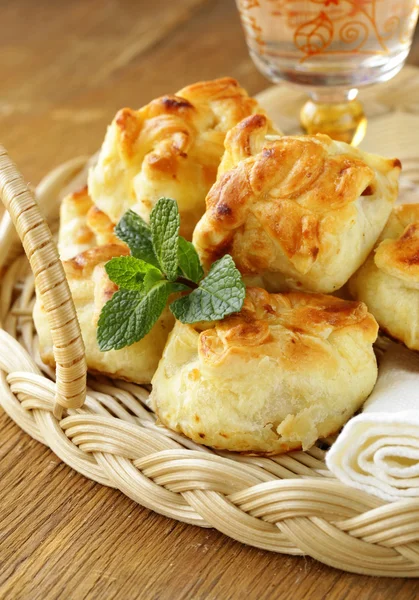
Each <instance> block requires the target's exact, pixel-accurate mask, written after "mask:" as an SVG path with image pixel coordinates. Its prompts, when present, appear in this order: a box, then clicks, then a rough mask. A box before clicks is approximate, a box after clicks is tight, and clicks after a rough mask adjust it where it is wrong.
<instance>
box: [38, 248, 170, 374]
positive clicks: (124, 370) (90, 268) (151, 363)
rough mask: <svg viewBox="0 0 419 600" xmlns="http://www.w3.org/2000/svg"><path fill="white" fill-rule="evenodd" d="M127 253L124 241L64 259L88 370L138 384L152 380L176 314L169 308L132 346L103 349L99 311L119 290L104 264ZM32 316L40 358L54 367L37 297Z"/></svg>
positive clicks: (49, 335)
mask: <svg viewBox="0 0 419 600" xmlns="http://www.w3.org/2000/svg"><path fill="white" fill-rule="evenodd" d="M128 253H129V251H128V248H127V247H126V246H125V245H121V244H107V245H104V246H96V247H93V248H89V249H88V250H86V251H84V252H82V253H80V254H78V255H77V256H75V257H74V258H72V259H71V260H67V261H64V262H63V266H64V270H65V273H66V276H67V280H68V283H69V286H70V290H71V294H72V297H73V301H74V305H75V307H76V311H77V317H78V320H79V323H80V328H81V333H82V337H83V341H84V345H85V350H86V361H87V367H88V369H89V371H95V372H99V373H103V374H106V375H109V376H111V377H116V378H120V379H127V380H128V381H133V382H135V383H150V381H151V378H152V376H153V374H154V372H155V370H156V368H157V364H158V362H159V360H160V358H161V356H162V353H163V348H164V346H165V343H166V340H167V337H168V335H169V332H170V331H171V329H172V328H173V325H174V317H173V315H172V314H171V312H170V311H169V309H168V308H166V309H165V310H164V312H163V314H162V315H161V317H160V318H159V320H158V321H157V323H156V324H155V325H154V327H153V329H152V330H151V331H150V333H149V334H148V335H146V336H145V337H144V338H143V339H142V340H140V341H139V342H137V343H135V344H133V345H132V346H128V347H127V348H122V349H121V350H110V351H109V352H101V351H100V350H99V346H98V344H97V341H96V331H97V321H98V318H99V315H100V311H101V309H102V307H103V305H104V304H105V303H106V302H107V301H108V300H110V299H111V298H112V296H113V294H114V293H115V291H116V290H117V286H116V285H115V284H114V283H112V282H111V281H110V280H109V278H108V276H107V274H106V271H105V268H104V265H105V263H106V262H107V261H108V260H110V259H111V258H112V257H114V256H124V255H126V254H128ZM33 318H34V322H35V326H36V329H37V332H38V336H39V346H40V354H41V358H42V360H43V361H44V362H45V363H46V364H49V365H51V366H55V363H54V355H53V351H52V338H51V332H50V328H49V325H48V320H47V315H46V313H45V310H44V307H43V306H41V303H40V302H39V300H38V299H37V301H36V303H35V307H34V313H33Z"/></svg>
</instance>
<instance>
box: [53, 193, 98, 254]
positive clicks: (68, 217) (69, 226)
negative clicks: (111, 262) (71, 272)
mask: <svg viewBox="0 0 419 600" xmlns="http://www.w3.org/2000/svg"><path fill="white" fill-rule="evenodd" d="M92 206H93V203H92V200H91V198H90V196H89V193H88V191H87V186H84V187H83V188H81V189H80V190H78V191H76V192H74V193H72V194H69V195H68V196H66V197H65V198H64V199H63V201H62V202H61V206H60V230H59V234H58V252H59V254H60V257H61V259H62V260H67V259H68V258H72V257H73V256H76V254H80V252H83V251H84V250H87V249H88V248H91V247H92V246H94V244H95V235H94V233H93V231H92V230H91V229H90V228H89V227H88V225H87V222H86V215H87V213H88V212H89V210H90V209H91V207H92Z"/></svg>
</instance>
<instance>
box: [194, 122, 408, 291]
mask: <svg viewBox="0 0 419 600" xmlns="http://www.w3.org/2000/svg"><path fill="white" fill-rule="evenodd" d="M267 127H268V123H267V121H266V117H264V116H263V115H252V116H250V117H248V118H246V119H245V120H244V121H243V122H242V123H239V124H238V125H237V126H236V127H235V128H234V129H233V130H232V131H230V132H229V134H228V135H227V137H226V142H225V147H226V150H225V155H224V157H223V159H222V163H221V165H220V169H219V172H218V177H217V181H216V183H215V184H214V186H213V187H212V188H211V190H210V192H209V193H208V196H207V198H206V206H207V210H206V213H205V214H204V216H203V217H202V219H201V220H200V222H199V223H198V225H197V227H196V229H195V232H194V236H193V242H194V244H195V246H196V248H197V250H198V252H199V254H200V256H201V260H202V261H203V263H204V264H205V265H206V266H207V267H208V266H209V265H210V264H211V263H212V262H213V261H214V260H216V259H217V258H219V257H220V256H222V255H224V254H226V253H229V254H231V255H232V256H233V258H234V260H235V262H236V265H237V267H238V268H239V269H240V271H241V272H242V273H243V274H244V275H245V276H246V277H248V282H249V281H252V279H251V278H252V277H253V278H254V280H253V281H257V282H259V283H260V284H262V285H263V287H266V288H267V289H269V290H271V291H278V290H280V291H281V290H283V289H290V288H291V289H304V290H308V291H315V292H327V293H329V292H333V291H335V290H337V289H339V288H340V287H342V286H343V285H344V284H345V282H346V281H347V280H348V279H349V277H350V276H351V275H352V274H353V273H354V272H355V271H356V269H357V268H358V267H359V266H360V265H361V264H362V263H363V262H364V260H365V259H366V257H367V256H368V253H369V252H370V251H371V249H372V247H373V246H374V243H375V242H376V240H377V238H378V236H379V234H380V233H381V231H382V229H383V227H384V225H385V223H386V221H387V219H388V216H389V214H390V212H391V208H392V205H393V202H394V200H395V198H396V195H397V190H398V177H399V171H400V162H399V161H398V160H389V159H386V158H381V157H379V156H375V155H372V154H367V153H365V152H362V151H360V150H357V149H356V148H353V147H352V146H348V145H347V144H345V143H343V142H336V141H333V140H331V139H330V138H329V137H328V136H325V135H318V136H284V137H278V138H276V139H275V136H270V139H268V140H266V138H265V136H266V134H267V133H268V132H267ZM249 278H250V279H249Z"/></svg>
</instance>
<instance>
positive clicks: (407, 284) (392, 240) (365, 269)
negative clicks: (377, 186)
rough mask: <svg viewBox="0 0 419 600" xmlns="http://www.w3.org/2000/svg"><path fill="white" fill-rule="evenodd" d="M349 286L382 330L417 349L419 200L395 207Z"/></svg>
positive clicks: (418, 322)
mask: <svg viewBox="0 0 419 600" xmlns="http://www.w3.org/2000/svg"><path fill="white" fill-rule="evenodd" d="M349 290H350V292H351V294H352V295H353V296H354V297H356V298H359V299H360V300H362V301H363V302H365V303H366V304H367V305H368V308H369V310H370V311H371V312H372V314H373V315H374V317H375V318H376V319H377V321H378V323H379V325H380V327H381V328H382V329H383V330H384V331H386V332H387V333H388V334H390V335H391V336H392V337H393V338H395V339H397V340H400V341H401V342H403V343H404V344H406V346H407V347H408V348H411V349H412V350H419V204H402V205H400V206H395V207H394V209H393V212H392V214H391V216H390V218H389V220H388V223H387V225H386V227H385V229H384V231H383V233H382V234H381V236H380V238H379V240H378V243H377V246H376V248H375V250H374V251H373V252H371V254H370V256H369V257H368V259H367V261H366V262H365V263H364V264H363V265H362V267H361V268H360V269H359V270H358V271H357V272H356V273H355V275H354V276H353V277H352V278H351V279H350V281H349Z"/></svg>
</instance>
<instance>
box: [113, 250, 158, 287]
mask: <svg viewBox="0 0 419 600" xmlns="http://www.w3.org/2000/svg"><path fill="white" fill-rule="evenodd" d="M105 269H106V273H107V274H108V277H109V279H110V280H111V281H113V282H114V283H116V285H117V286H119V287H120V288H122V289H124V290H142V289H143V287H144V285H146V287H147V288H150V287H152V284H154V283H157V281H159V280H160V279H162V276H163V275H162V273H161V271H159V269H156V267H153V265H150V264H149V263H146V262H144V261H143V260H141V259H139V258H134V257H133V256H120V257H116V258H111V260H110V261H108V262H107V263H106V265H105ZM150 282H152V284H150Z"/></svg>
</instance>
